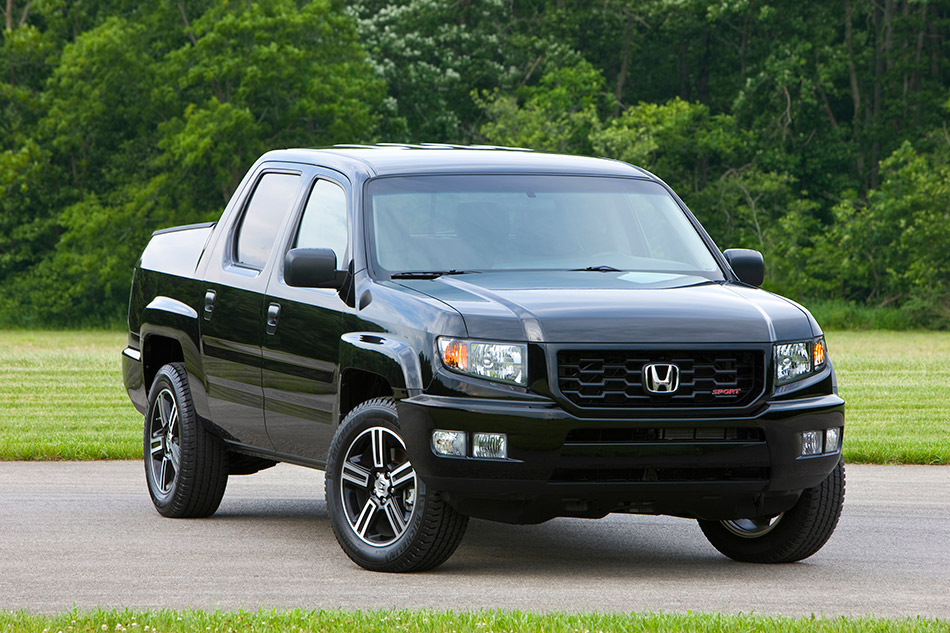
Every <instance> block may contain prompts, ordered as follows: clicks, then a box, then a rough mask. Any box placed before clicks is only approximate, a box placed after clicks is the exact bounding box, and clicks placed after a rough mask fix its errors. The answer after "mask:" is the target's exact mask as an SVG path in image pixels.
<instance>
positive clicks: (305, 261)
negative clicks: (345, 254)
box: [284, 248, 337, 288]
mask: <svg viewBox="0 0 950 633" xmlns="http://www.w3.org/2000/svg"><path fill="white" fill-rule="evenodd" d="M336 273H337V271H336V253H334V252H333V251H332V250H331V249H329V248H294V249H291V250H289V251H288V252H287V255H286V256H284V281H285V282H286V283H287V285H288V286H297V287H299V288H326V287H336V278H337V274H336ZM331 282H333V283H331Z"/></svg>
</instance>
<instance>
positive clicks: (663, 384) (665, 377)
mask: <svg viewBox="0 0 950 633" xmlns="http://www.w3.org/2000/svg"><path fill="white" fill-rule="evenodd" d="M643 386H644V388H645V389H646V390H647V391H648V392H650V393H673V392H674V391H676V390H677V389H678V388H679V386H680V368H679V367H677V366H676V365H671V364H666V363H652V364H650V365H644V366H643Z"/></svg>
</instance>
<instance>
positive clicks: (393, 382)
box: [340, 332, 423, 396]
mask: <svg viewBox="0 0 950 633" xmlns="http://www.w3.org/2000/svg"><path fill="white" fill-rule="evenodd" d="M347 368H354V369H362V370H365V371H368V372H372V373H374V374H378V375H379V376H382V377H383V378H385V379H386V380H387V381H388V382H389V385H390V386H391V387H392V388H393V389H401V390H402V389H404V390H405V391H406V392H407V394H408V395H409V396H414V395H418V394H420V393H422V389H423V383H422V366H421V364H420V362H419V355H418V353H417V352H416V350H415V349H413V347H412V346H411V345H410V344H409V343H407V342H406V341H404V340H401V339H398V338H395V337H393V336H390V335H387V334H381V333H378V332H348V333H346V334H344V335H343V336H341V337H340V370H341V371H343V370H345V369H347Z"/></svg>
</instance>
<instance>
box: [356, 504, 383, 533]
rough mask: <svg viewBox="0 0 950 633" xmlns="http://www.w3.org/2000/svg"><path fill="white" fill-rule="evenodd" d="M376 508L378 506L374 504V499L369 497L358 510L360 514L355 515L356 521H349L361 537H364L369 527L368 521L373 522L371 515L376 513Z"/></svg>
mask: <svg viewBox="0 0 950 633" xmlns="http://www.w3.org/2000/svg"><path fill="white" fill-rule="evenodd" d="M378 509H379V506H378V505H376V499H374V498H373V497H370V498H369V499H367V500H366V504H365V505H364V506H363V509H362V510H361V511H360V515H359V516H358V517H356V521H352V522H351V525H352V526H353V530H355V531H356V533H357V534H359V535H360V536H361V537H363V538H365V537H366V531H367V530H368V529H369V526H370V523H372V522H373V515H375V514H376V510H378Z"/></svg>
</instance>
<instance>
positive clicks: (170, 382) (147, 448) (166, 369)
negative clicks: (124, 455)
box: [142, 365, 195, 514]
mask: <svg viewBox="0 0 950 633" xmlns="http://www.w3.org/2000/svg"><path fill="white" fill-rule="evenodd" d="M166 389H167V390H168V391H170V392H171V394H172V397H173V398H174V399H175V406H177V407H178V433H179V438H180V444H181V459H180V461H179V467H178V472H177V473H175V481H174V482H173V483H172V485H171V487H170V488H169V490H168V492H167V493H162V492H161V489H160V487H159V486H158V483H157V482H156V481H155V478H154V474H153V473H152V467H151V459H152V456H151V437H150V433H149V430H150V427H151V421H152V416H153V415H154V412H155V406H156V404H157V400H158V395H159V394H160V393H161V392H162V391H164V390H166ZM194 415H195V413H194V406H193V404H192V401H191V390H190V389H189V388H188V382H187V378H186V376H185V371H184V368H182V367H181V366H180V365H165V366H163V367H162V368H161V369H159V370H158V372H157V373H156V374H155V379H154V380H153V381H152V387H151V389H150V390H149V394H148V408H147V409H146V415H145V425H144V428H143V438H142V439H143V453H144V463H145V479H146V482H147V483H148V493H149V495H150V496H151V498H152V503H154V504H155V508H156V509H157V510H158V511H159V512H160V513H162V514H165V513H166V512H170V511H171V510H172V508H173V506H174V504H175V502H176V499H177V498H178V497H180V496H181V495H180V494H179V492H180V490H179V489H180V487H181V481H182V478H183V476H184V471H185V470H186V469H187V467H188V465H187V464H188V460H187V459H186V457H187V456H188V455H189V454H191V452H192V451H190V450H188V447H189V445H190V444H192V443H193V438H192V437H191V433H192V430H193V429H194Z"/></svg>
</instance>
